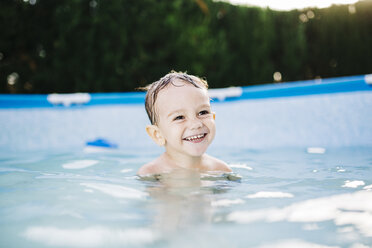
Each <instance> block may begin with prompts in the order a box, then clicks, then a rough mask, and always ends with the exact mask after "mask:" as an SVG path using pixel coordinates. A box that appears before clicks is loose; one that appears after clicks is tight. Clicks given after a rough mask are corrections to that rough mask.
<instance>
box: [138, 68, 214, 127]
mask: <svg viewBox="0 0 372 248" xmlns="http://www.w3.org/2000/svg"><path fill="white" fill-rule="evenodd" d="M177 80H180V81H183V82H186V83H189V84H191V85H193V86H195V87H196V88H200V89H208V83H207V81H205V80H203V79H201V78H199V77H197V76H193V75H189V74H187V73H184V72H175V71H171V72H170V73H168V74H167V75H165V76H164V77H162V78H160V79H159V80H158V81H156V82H153V83H152V84H149V85H147V86H146V87H143V88H140V89H142V90H146V91H147V93H146V99H145V107H146V112H147V115H148V117H149V119H150V122H151V124H153V125H156V124H157V123H158V118H157V114H156V111H155V102H156V98H157V96H158V94H159V92H160V91H161V90H162V89H164V88H165V87H167V86H168V85H169V84H172V85H174V86H176V87H180V85H177V84H175V82H176V81H177Z"/></svg>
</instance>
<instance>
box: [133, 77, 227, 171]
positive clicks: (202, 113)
mask: <svg viewBox="0 0 372 248" xmlns="http://www.w3.org/2000/svg"><path fill="white" fill-rule="evenodd" d="M146 89H147V94H146V101H145V106H146V112H147V114H148V116H149V119H150V121H151V125H148V126H146V131H147V133H148V135H149V136H150V137H151V138H152V139H153V140H154V141H155V143H156V144H158V145H159V146H164V148H165V152H164V153H163V154H162V155H161V156H160V157H158V158H157V159H155V160H154V161H151V162H149V163H147V164H145V165H144V166H142V167H141V168H140V169H139V170H138V173H137V174H138V175H139V176H145V175H153V174H163V173H170V172H173V171H175V170H179V169H186V170H192V171H197V172H200V173H205V172H222V173H225V172H231V169H230V168H229V166H228V165H227V164H226V163H225V162H223V161H221V160H219V159H217V158H214V157H211V156H209V155H207V154H205V152H206V150H207V148H208V146H209V145H210V144H211V143H212V141H213V139H214V136H215V133H216V127H215V122H214V120H215V113H213V112H212V110H211V106H210V99H209V97H208V91H207V89H208V84H207V82H206V81H204V80H202V79H200V78H198V77H196V76H192V75H188V74H186V73H180V72H171V73H169V74H167V75H165V76H164V77H162V78H161V79H160V80H159V81H156V82H154V83H152V84H150V85H149V86H147V87H146Z"/></svg>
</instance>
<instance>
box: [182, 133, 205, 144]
mask: <svg viewBox="0 0 372 248" xmlns="http://www.w3.org/2000/svg"><path fill="white" fill-rule="evenodd" d="M205 136H207V133H202V134H197V135H193V136H189V137H186V138H183V140H186V141H190V142H193V143H199V142H201V141H202V140H203V139H204V138H205Z"/></svg>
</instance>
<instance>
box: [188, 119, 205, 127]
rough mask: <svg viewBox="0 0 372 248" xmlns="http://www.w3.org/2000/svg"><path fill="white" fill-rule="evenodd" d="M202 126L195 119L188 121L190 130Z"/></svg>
mask: <svg viewBox="0 0 372 248" xmlns="http://www.w3.org/2000/svg"><path fill="white" fill-rule="evenodd" d="M202 126H203V123H202V122H201V121H200V120H199V119H197V118H195V119H192V120H190V129H198V128H201V127H202Z"/></svg>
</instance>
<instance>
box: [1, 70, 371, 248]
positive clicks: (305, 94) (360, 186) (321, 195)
mask: <svg viewBox="0 0 372 248" xmlns="http://www.w3.org/2000/svg"><path fill="white" fill-rule="evenodd" d="M370 81H371V77H370V75H361V76H353V77H343V78H333V79H323V80H318V81H304V82H294V83H283V84H275V85H264V86H253V87H235V88H228V89H217V90H211V91H210V95H211V97H212V99H213V101H212V109H213V110H214V111H215V112H216V125H217V134H216V138H215V141H214V142H213V144H212V145H211V147H210V148H209V150H208V153H209V154H211V155H213V156H216V157H218V158H220V159H222V160H224V161H226V162H227V163H229V164H230V166H231V167H232V169H233V170H234V172H235V173H238V174H239V175H240V176H241V177H242V178H241V180H237V181H230V180H226V179H225V178H223V177H214V176H211V175H202V176H201V177H195V176H194V175H192V176H191V178H178V180H176V181H174V180H173V181H172V180H171V182H170V183H169V184H167V185H164V184H162V183H159V182H156V181H143V180H139V179H138V178H137V177H136V171H137V170H138V168H139V167H140V166H141V165H142V164H144V163H146V162H148V161H150V160H152V159H154V158H155V157H157V156H159V154H160V153H161V152H162V149H161V148H159V147H156V145H155V144H153V143H152V141H151V140H150V138H149V137H147V135H146V133H145V131H144V128H145V126H146V125H147V124H148V120H147V116H146V113H145V110H144V106H143V98H144V94H143V93H139V92H137V93H111V94H86V93H80V94H68V95H57V94H53V95H33V96H28V95H16V96H13V95H0V128H1V133H0V223H1V224H0V244H1V245H0V247H351V248H358V247H370V246H371V245H372V86H371V85H370Z"/></svg>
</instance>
